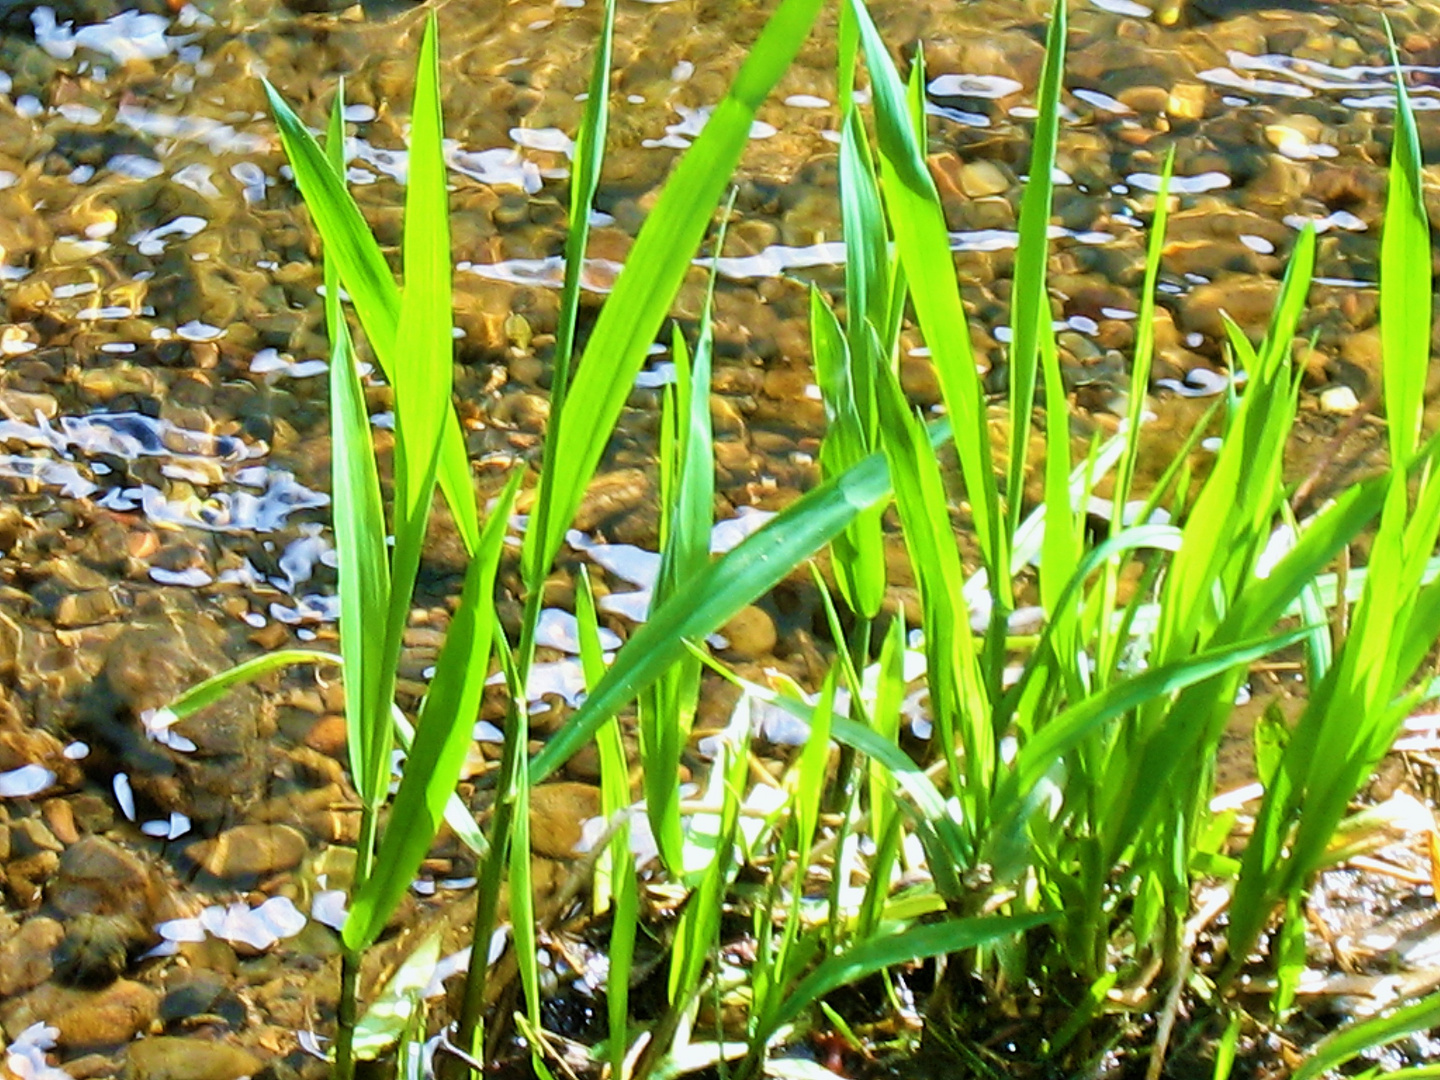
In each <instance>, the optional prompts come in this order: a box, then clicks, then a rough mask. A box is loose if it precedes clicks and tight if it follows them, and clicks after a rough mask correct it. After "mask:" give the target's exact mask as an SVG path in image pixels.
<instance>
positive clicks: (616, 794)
mask: <svg viewBox="0 0 1440 1080" xmlns="http://www.w3.org/2000/svg"><path fill="white" fill-rule="evenodd" d="M575 622H576V632H577V635H578V636H579V639H580V662H581V664H582V665H583V666H584V669H585V689H586V692H587V693H588V692H589V691H590V690H593V689H594V688H595V687H596V686H598V685H599V683H600V680H601V679H603V678H604V677H605V657H604V654H603V653H602V652H601V649H600V624H599V621H598V619H597V617H596V614H595V595H594V593H593V592H592V591H591V589H590V575H589V574H587V573H586V572H585V569H584V567H581V570H580V579H579V581H578V582H577V584H576V588H575ZM595 746H596V749H597V750H598V751H599V754H600V805H601V808H602V809H603V811H604V814H605V820H606V821H609V822H611V823H612V824H613V825H614V829H615V832H614V834H613V835H612V836H611V837H610V845H609V848H608V850H607V851H605V852H604V853H603V854H602V855H601V856H600V858H599V859H598V860H597V861H596V865H595V897H596V903H595V910H596V913H597V914H598V913H601V912H604V911H605V910H607V908H608V909H609V910H610V912H611V918H610V948H609V959H610V967H609V972H608V975H607V977H606V985H605V1008H606V1018H607V1020H608V1022H609V1028H610V1030H609V1036H608V1050H609V1060H610V1075H611V1076H624V1075H625V1054H626V1050H627V1049H628V1047H629V1019H630V970H631V966H632V965H633V963H634V958H635V933H636V930H637V928H638V924H639V903H640V898H639V887H638V886H637V884H636V882H635V872H634V867H633V864H632V860H631V856H630V824H629V822H628V821H624V820H621V819H620V815H621V814H623V813H624V811H625V809H626V807H628V806H629V805H630V766H629V762H628V761H627V760H626V755H625V741H624V738H623V736H622V734H621V731H620V720H619V718H618V717H615V716H612V717H610V718H609V719H608V720H606V721H605V723H603V724H601V725H600V728H599V730H598V731H596V732H595Z"/></svg>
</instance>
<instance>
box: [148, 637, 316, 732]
mask: <svg viewBox="0 0 1440 1080" xmlns="http://www.w3.org/2000/svg"><path fill="white" fill-rule="evenodd" d="M295 664H327V665H328V664H335V665H337V666H343V664H344V660H343V659H342V658H341V657H339V656H337V655H336V654H335V653H329V652H323V651H321V650H319V649H281V650H279V651H278V652H272V653H266V654H265V655H263V656H256V657H252V658H251V659H249V660H245V661H243V662H241V663H239V664H236V665H235V666H234V667H232V668H226V669H225V670H224V671H221V672H219V673H217V674H215V675H211V676H210V677H209V678H208V679H206V680H204V681H203V682H198V683H196V684H195V685H194V686H192V687H191V688H190V689H189V690H186V691H185V692H184V693H183V694H181V695H180V696H179V697H177V698H176V699H175V700H174V701H172V702H170V704H169V705H167V706H165V711H167V712H168V713H170V715H171V716H173V717H174V718H175V720H184V719H185V718H186V717H187V716H193V715H195V713H197V712H199V711H200V710H201V709H203V708H205V707H206V706H207V705H214V704H215V702H217V701H219V700H220V699H221V698H223V697H224V696H225V695H226V694H228V693H229V692H230V691H231V690H232V689H234V688H235V687H237V686H240V685H241V684H243V683H248V682H254V681H255V680H256V679H259V678H263V677H264V676H266V675H268V674H270V673H271V672H272V671H279V670H280V669H281V668H285V667H291V666H292V665H295ZM171 722H172V723H173V722H174V721H171Z"/></svg>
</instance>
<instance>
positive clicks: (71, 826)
mask: <svg viewBox="0 0 1440 1080" xmlns="http://www.w3.org/2000/svg"><path fill="white" fill-rule="evenodd" d="M40 812H41V813H42V814H44V815H45V823H46V824H47V825H49V826H50V831H51V832H52V833H54V834H55V839H56V840H58V841H60V843H62V844H64V845H65V846H67V847H68V846H69V845H71V844H73V843H75V842H76V841H77V840H79V839H80V830H79V829H78V828H76V826H75V811H74V810H72V809H71V808H70V804H69V803H68V802H66V801H65V800H64V799H47V800H46V801H45V804H44V805H43V806H42V807H41V808H40Z"/></svg>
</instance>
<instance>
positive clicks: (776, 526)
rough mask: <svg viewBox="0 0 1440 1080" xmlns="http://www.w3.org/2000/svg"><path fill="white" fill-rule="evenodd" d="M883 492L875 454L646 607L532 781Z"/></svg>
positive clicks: (540, 759) (885, 481) (881, 466)
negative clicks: (639, 623)
mask: <svg viewBox="0 0 1440 1080" xmlns="http://www.w3.org/2000/svg"><path fill="white" fill-rule="evenodd" d="M888 491H889V476H888V474H887V473H886V470H885V460H884V458H883V457H882V456H881V455H879V454H873V455H871V456H870V457H868V458H866V459H865V460H864V461H863V462H861V463H860V464H859V465H857V466H855V467H854V468H852V469H850V470H849V471H847V472H846V473H844V474H843V475H841V476H837V477H834V478H833V479H831V480H827V481H826V482H825V483H823V484H821V485H820V486H819V487H817V488H815V489H814V490H813V491H810V492H809V493H807V494H806V495H804V496H802V497H801V498H800V499H798V500H796V501H795V502H794V503H792V504H791V505H790V506H789V507H787V508H786V509H785V510H784V511H783V512H781V513H780V514H779V515H778V516H777V517H775V518H774V519H772V520H771V521H770V522H769V523H767V524H766V525H765V526H764V527H763V528H761V529H758V530H757V531H756V532H755V533H754V534H752V535H751V536H749V537H747V538H746V539H745V541H744V542H742V543H741V544H739V545H738V546H737V547H735V548H734V549H733V550H732V551H730V552H728V553H727V554H726V555H725V556H724V557H723V558H721V559H719V560H717V561H715V562H712V563H710V564H709V565H708V566H707V567H706V568H705V569H704V570H703V571H702V572H701V573H699V574H698V575H696V577H695V578H693V579H692V580H691V581H689V582H687V583H686V587H685V589H684V590H683V591H682V592H680V593H678V594H677V595H675V596H673V597H671V599H670V600H669V601H667V602H666V603H664V604H662V605H661V606H660V607H659V608H658V609H657V610H655V611H652V612H651V613H650V617H649V619H648V620H647V621H646V622H645V625H644V626H642V627H640V628H639V629H638V630H637V631H635V633H634V634H633V635H632V636H631V638H630V640H629V641H628V642H626V643H625V647H624V648H623V649H621V651H620V653H619V655H617V656H616V658H615V663H614V664H613V665H612V666H611V668H610V671H609V673H608V674H607V675H606V676H605V678H604V680H603V681H602V682H601V683H600V685H599V686H597V687H596V688H595V692H594V693H592V694H591V695H590V696H589V697H588V698H586V700H585V703H584V704H583V705H581V706H580V708H579V709H577V710H576V711H575V713H574V714H573V715H572V716H571V717H570V719H569V720H568V721H566V723H565V726H564V727H562V728H561V729H560V730H559V731H558V732H557V733H556V734H555V735H554V736H553V737H552V738H551V739H550V741H549V742H548V743H547V744H546V745H545V748H544V749H543V750H541V751H540V753H539V755H538V756H536V758H535V759H534V761H532V762H531V766H530V768H531V778H532V780H534V781H535V782H536V783H538V782H539V781H540V780H541V779H543V778H544V777H546V776H548V775H549V774H550V773H552V772H553V771H554V770H555V769H557V768H559V767H560V765H561V764H563V763H564V762H565V761H566V760H567V759H568V758H569V757H570V755H572V754H574V753H575V751H577V750H578V749H580V747H581V746H582V745H584V744H585V742H587V741H588V740H589V739H590V738H591V737H592V736H593V735H594V734H595V729H596V728H597V727H598V726H599V725H600V724H601V723H602V722H603V721H604V720H605V719H606V718H607V717H609V716H612V715H614V714H615V712H616V711H618V710H619V709H621V708H622V707H624V705H625V704H627V703H628V702H629V701H630V700H631V699H633V698H634V697H635V696H636V695H637V694H638V693H640V692H641V691H642V690H643V689H645V688H646V687H647V686H649V685H650V684H651V683H652V682H654V680H655V679H657V678H659V676H660V675H661V674H663V673H664V672H665V671H666V670H667V669H668V668H669V667H670V665H671V664H673V663H674V662H675V661H676V660H677V659H679V658H680V656H682V655H683V654H684V653H685V652H686V645H685V641H686V639H687V638H689V639H692V640H695V639H700V638H703V637H705V636H706V635H707V634H710V633H713V632H714V631H715V630H717V629H719V628H720V627H721V626H722V625H724V623H725V622H726V620H728V619H729V618H730V617H731V616H733V615H734V614H735V613H736V612H738V611H739V610H740V609H741V608H742V607H744V606H745V605H746V604H749V603H751V602H752V601H754V600H755V599H756V598H757V597H759V596H761V595H762V594H763V593H765V592H766V591H768V590H769V589H771V588H772V587H774V586H775V585H776V584H777V583H778V582H779V581H780V580H781V579H783V578H784V577H785V575H786V574H788V573H789V572H790V571H791V570H792V569H793V568H794V567H796V566H798V565H799V564H800V563H801V562H803V561H804V560H805V559H806V558H808V557H809V556H810V555H812V554H813V553H814V552H815V551H816V549H817V548H819V547H821V546H822V545H824V544H825V543H827V542H829V541H830V540H831V539H833V538H834V537H835V535H836V534H837V533H839V532H840V530H842V529H843V528H845V526H847V525H849V524H850V522H852V521H853V520H854V519H855V516H856V514H858V513H860V512H861V511H863V510H865V509H867V508H868V507H870V506H873V505H874V504H875V503H876V502H878V501H879V500H880V499H881V498H883V497H885V495H886V494H887V493H888Z"/></svg>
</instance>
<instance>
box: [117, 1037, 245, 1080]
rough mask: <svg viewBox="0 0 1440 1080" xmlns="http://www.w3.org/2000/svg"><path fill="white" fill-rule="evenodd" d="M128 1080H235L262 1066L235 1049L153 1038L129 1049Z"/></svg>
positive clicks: (211, 1043)
mask: <svg viewBox="0 0 1440 1080" xmlns="http://www.w3.org/2000/svg"><path fill="white" fill-rule="evenodd" d="M127 1056H128V1058H129V1067H128V1069H127V1070H126V1075H127V1076H128V1077H129V1080H239V1078H240V1077H242V1076H252V1075H254V1074H255V1073H257V1072H259V1071H260V1069H261V1067H262V1065H263V1063H262V1062H261V1061H260V1059H259V1058H257V1057H255V1055H253V1054H251V1053H249V1052H248V1051H245V1050H241V1049H240V1048H239V1047H238V1046H228V1045H226V1044H225V1043H219V1042H209V1041H207V1040H203V1039H185V1038H180V1037H179V1036H174V1035H157V1036H153V1037H152V1038H149V1039H141V1040H140V1041H139V1042H137V1043H135V1044H134V1045H133V1046H131V1047H130V1048H129V1053H128V1055H127Z"/></svg>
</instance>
